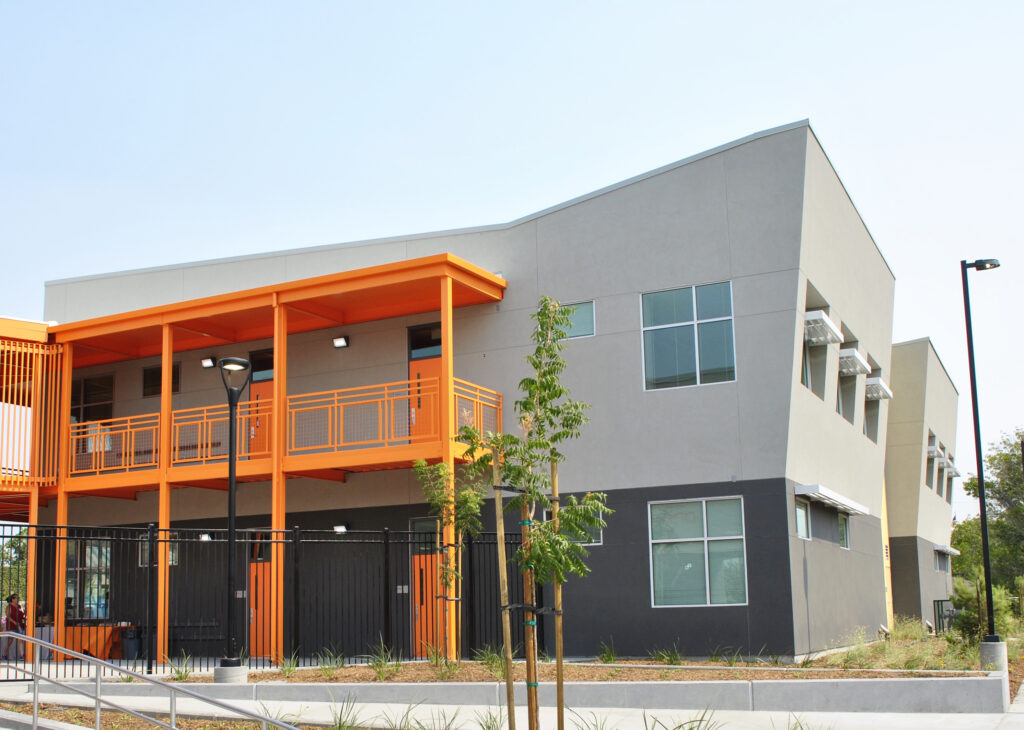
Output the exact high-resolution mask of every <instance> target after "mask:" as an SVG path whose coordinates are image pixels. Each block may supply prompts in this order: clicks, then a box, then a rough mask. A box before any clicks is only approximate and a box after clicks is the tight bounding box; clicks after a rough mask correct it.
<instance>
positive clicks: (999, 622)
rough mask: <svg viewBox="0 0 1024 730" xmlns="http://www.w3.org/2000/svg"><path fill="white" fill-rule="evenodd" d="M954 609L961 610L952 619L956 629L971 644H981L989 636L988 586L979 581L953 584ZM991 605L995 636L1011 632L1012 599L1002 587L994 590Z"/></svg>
mask: <svg viewBox="0 0 1024 730" xmlns="http://www.w3.org/2000/svg"><path fill="white" fill-rule="evenodd" d="M952 601H953V606H954V607H956V608H957V609H958V610H959V613H957V615H956V618H954V619H953V628H954V629H955V630H956V631H957V633H958V634H960V635H961V636H962V637H964V639H965V640H966V641H968V642H971V643H975V642H978V641H981V639H982V638H983V637H984V635H985V634H986V633H988V615H987V603H986V598H985V584H984V581H982V580H981V579H980V578H976V579H975V580H973V581H971V580H966V579H964V578H957V579H955V580H954V581H953V596H952ZM992 606H993V608H994V610H995V624H996V633H999V634H1005V633H1007V632H1009V630H1010V625H1011V612H1010V599H1009V596H1008V595H1007V592H1006V589H1005V588H1003V587H1002V586H993V587H992Z"/></svg>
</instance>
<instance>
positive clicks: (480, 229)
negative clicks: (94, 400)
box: [45, 119, 892, 286]
mask: <svg viewBox="0 0 1024 730" xmlns="http://www.w3.org/2000/svg"><path fill="white" fill-rule="evenodd" d="M810 126H811V125H810V121H809V120H807V119H801V120H800V121H797V122H791V123H790V124H783V125H782V126H780V127H773V128H771V129H766V130H763V131H761V132H755V133H754V134H750V135H747V136H746V137H742V138H740V139H737V140H734V141H732V142H727V143H726V144H723V145H719V146H718V147H712V148H711V149H709V150H705V151H704V152H699V153H697V154H695V155H691V156H690V157H685V158H683V159H682V160H679V161H677V162H671V163H669V164H667V165H664V166H662V167H659V168H656V169H654V170H650V171H648V172H644V173H641V174H639V175H635V176H633V177H631V178H627V179H626V180H622V181H620V182H617V183H612V184H611V185H607V186H605V187H603V188H599V189H598V190H594V191H593V192H590V193H586V194H584V195H580V196H578V197H575V198H572V199H570V200H567V201H565V202H564V203H558V204H557V205H553V206H551V207H549V208H544V209H543V210H540V211H538V212H536V213H530V214H528V215H525V216H523V217H521V218H516V219H515V220H512V221H509V222H508V223H497V224H492V225H484V226H474V227H472V228H451V229H448V230H443V231H430V232H427V233H416V234H411V235H399V236H387V237H384V238H369V239H363V240H359V241H348V242H344V243H327V244H319V245H315V246H304V247H302V248H289V249H281V250H277V251H266V252H263V253H252V254H243V255H240V256H228V257H225V258H217V259H205V260H202V261H189V262H186V263H179V264H165V265H162V266H150V267H144V268H141V269H127V270H124V271H114V272H109V273H104V274H88V275H85V276H73V277H69V278H66V279H52V280H49V281H46V282H45V285H46V286H49V285H51V284H71V283H75V282H80V281H91V280H95V279H109V278H111V277H116V276H129V275H133V274H146V273H151V272H157V271H169V270H172V269H185V268H191V267H193V266H209V265H211V264H228V263H232V262H235V261H244V260H250V261H251V260H254V259H261V258H269V257H271V256H280V255H282V254H289V255H290V254H303V253H308V252H312V251H329V250H331V249H338V248H348V247H355V246H372V245H377V244H381V243H395V242H398V241H416V240H424V239H429V238H440V237H442V236H461V235H468V234H472V233H486V232H492V231H503V230H507V229H509V228H515V227H516V226H521V225H523V224H525V223H529V222H531V221H534V220H537V219H538V218H541V217H543V216H546V215H550V214H551V213H555V212H557V211H560V210H564V209H566V208H569V207H571V206H574V205H579V204H580V203H584V202H586V201H588V200H593V199H594V198H598V197H600V196H602V195H606V194H608V193H610V192H613V191H615V190H619V189H621V188H624V187H627V186H629V185H633V184H635V183H638V182H641V181H643V180H647V179H649V178H652V177H656V176H658V175H663V174H664V173H666V172H671V171H672V170H675V169H677V168H679V167H682V166H684V165H689V164H691V163H693V162H697V161H699V160H703V159H705V158H708V157H711V156H713V155H717V154H720V153H722V152H725V151H727V150H731V149H735V148H736V147H740V146H742V145H745V144H749V143H751V142H755V141H757V140H759V139H763V138H765V137H771V136H773V135H776V134H782V133H783V132H789V131H792V130H794V129H800V128H801V127H807V128H808V129H810ZM811 134H814V132H813V131H811ZM815 139H817V138H815ZM818 146H819V147H820V146H821V144H820V143H819V144H818ZM823 151H824V150H823ZM827 158H828V156H827V155H826V159H827ZM831 164H832V163H831V161H830V162H829V165H831ZM833 169H834V168H833ZM836 176H837V177H838V173H836ZM841 183H842V181H840V184H841ZM844 190H845V188H844ZM847 197H849V194H847ZM851 202H852V201H851ZM857 215H858V217H859V216H860V213H858V214H857ZM862 222H863V219H862ZM866 228H867V226H865V229H866ZM870 235H871V234H870V232H869V233H868V236H870ZM872 242H874V239H872ZM875 248H876V249H877V248H878V246H877V244H876V246H875ZM879 253H881V252H879ZM882 260H883V262H884V261H885V258H884V257H883V259H882ZM886 266H888V264H886ZM889 271H890V273H892V269H890V270H889Z"/></svg>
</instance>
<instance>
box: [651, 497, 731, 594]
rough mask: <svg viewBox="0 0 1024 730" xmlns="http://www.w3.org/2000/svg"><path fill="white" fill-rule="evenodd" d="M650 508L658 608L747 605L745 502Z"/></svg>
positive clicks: (687, 502)
mask: <svg viewBox="0 0 1024 730" xmlns="http://www.w3.org/2000/svg"><path fill="white" fill-rule="evenodd" d="M648 508H649V517H650V542H651V601H652V604H653V605H654V606H708V605H735V604H745V603H746V602H747V569H746V550H745V545H744V538H743V501H742V499H740V498H739V497H729V498H725V499H707V500H702V499H694V500H682V501H676V502H651V503H650V504H649V505H648Z"/></svg>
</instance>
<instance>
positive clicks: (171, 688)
mask: <svg viewBox="0 0 1024 730" xmlns="http://www.w3.org/2000/svg"><path fill="white" fill-rule="evenodd" d="M0 639H13V640H17V641H23V642H25V643H26V644H34V645H37V646H41V647H45V648H47V649H49V650H50V651H52V652H53V653H54V654H63V655H67V656H69V657H74V658H75V659H80V660H82V661H83V662H86V663H88V664H91V665H93V666H95V667H96V694H95V695H90V694H89V693H88V692H86V691H85V690H83V689H79V688H78V687H75V686H73V685H71V684H69V683H67V682H62V681H60V680H57V679H54V678H52V677H48V676H44V675H43V674H42V666H41V663H42V662H41V659H40V658H39V655H40V652H38V651H35V652H33V659H32V669H28V668H26V667H20V666H18V665H17V664H11V665H9V667H8V668H9V669H13V670H15V671H18V672H22V673H24V674H27V675H29V676H31V677H32V727H33V728H35V727H38V725H39V682H40V680H42V681H44V682H49V683H50V684H55V685H57V686H59V687H63V688H64V689H66V690H70V691H71V692H75V693H77V694H80V695H83V696H84V697H90V698H92V699H94V700H95V701H96V725H95V728H96V730H100V726H101V713H102V710H103V707H104V706H107V707H110V708H112V709H114V710H117V711H118V712H124V713H127V714H129V715H132V716H133V717H137V718H139V719H140V720H142V721H144V722H149V723H152V724H153V725H156V726H157V727H162V728H165V729H166V730H178V725H177V715H178V712H177V695H178V694H181V695H184V696H186V697H190V698H192V699H194V700H199V701H201V702H205V703H206V704H208V705H213V706H214V707H219V708H220V709H222V710H227V711H228V712H233V713H235V714H236V715H240V716H241V717H243V718H245V719H247V720H253V721H255V722H258V723H260V727H261V728H262V729H263V730H267V728H268V727H276V728H281V730H299V729H298V728H297V727H295V726H294V725H289V724H288V723H286V722H281V721H280V720H275V719H274V718H272V717H266V716H265V715H260V714H258V713H256V712H250V711H249V710H246V709H245V708H242V707H237V706H235V705H232V704H229V703H227V702H221V701H220V700H215V699H213V698H212V697H206V696H204V695H201V694H199V693H198V692H195V691H193V690H190V689H185V688H183V687H176V686H175V685H173V684H170V683H168V682H162V681H160V680H159V679H154V678H153V677H148V676H146V675H145V674H139V673H138V672H133V671H132V670H131V669H125V668H124V667H119V666H117V665H116V664H111V663H110V662H105V661H103V660H102V659H97V658H96V657H92V656H88V655H87V654H80V653H79V652H77V651H72V650H71V649H65V648H64V647H62V646H58V645H57V644H51V643H50V642H49V641H43V640H42V639H37V638H35V637H33V636H25V635H24V634H19V633H14V632H11V631H3V632H0ZM25 649H27V647H25ZM8 651H10V649H8ZM103 669H108V670H111V671H113V672H119V673H121V674H125V675H127V676H129V677H131V678H132V679H138V680H141V681H143V682H148V683H149V684H153V685H156V686H158V687H163V688H164V689H165V690H167V692H168V699H169V702H170V707H169V711H168V719H169V720H170V724H167V723H166V722H163V721H162V720H157V719H156V718H155V717H150V716H149V715H145V714H143V713H141V712H137V711H135V710H132V709H130V708H128V707H124V706H122V705H119V704H117V703H116V702H111V701H110V700H108V699H104V698H103V696H102V689H101V688H102V685H103V682H102V680H103V672H102V670H103Z"/></svg>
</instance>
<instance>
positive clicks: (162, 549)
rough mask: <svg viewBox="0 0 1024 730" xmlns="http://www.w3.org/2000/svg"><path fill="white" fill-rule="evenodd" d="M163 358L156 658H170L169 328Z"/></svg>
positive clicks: (171, 367)
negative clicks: (168, 635) (168, 639)
mask: <svg viewBox="0 0 1024 730" xmlns="http://www.w3.org/2000/svg"><path fill="white" fill-rule="evenodd" d="M161 334H162V341H161V356H160V431H159V437H160V446H159V452H158V454H157V456H158V466H157V470H158V471H159V473H160V477H159V479H160V495H159V497H158V504H159V507H158V515H157V519H158V524H159V527H160V532H159V539H160V542H159V543H158V544H159V549H158V551H157V573H156V576H157V589H156V591H157V601H156V615H157V618H156V655H157V658H158V659H159V658H161V657H166V656H167V625H168V620H167V619H168V617H167V609H168V605H167V591H168V583H169V579H170V574H169V573H168V570H169V564H170V543H169V542H168V538H169V537H170V534H171V532H170V530H171V485H170V482H168V481H167V471H168V467H169V466H170V463H171V409H172V400H173V395H174V394H173V375H174V330H173V329H172V328H171V326H170V325H169V324H165V325H164V326H163V331H162V333H161Z"/></svg>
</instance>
